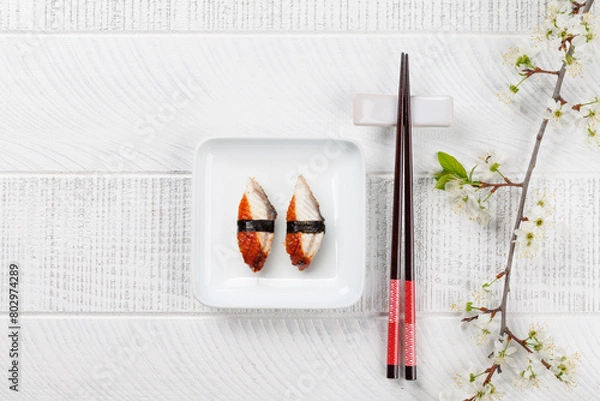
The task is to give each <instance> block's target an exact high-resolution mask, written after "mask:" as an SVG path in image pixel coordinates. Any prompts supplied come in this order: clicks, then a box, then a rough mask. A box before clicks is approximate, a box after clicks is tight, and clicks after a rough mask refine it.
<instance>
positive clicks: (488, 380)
mask: <svg viewBox="0 0 600 401" xmlns="http://www.w3.org/2000/svg"><path fill="white" fill-rule="evenodd" d="M498 368H499V365H498V364H493V365H492V367H491V368H489V372H488V375H487V376H486V377H485V380H484V381H483V387H485V386H487V385H488V384H489V383H490V382H491V381H492V376H494V373H496V370H497V369H498Z"/></svg>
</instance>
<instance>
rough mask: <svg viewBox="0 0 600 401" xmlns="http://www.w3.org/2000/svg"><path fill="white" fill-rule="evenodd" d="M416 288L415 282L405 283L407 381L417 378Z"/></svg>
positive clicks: (405, 359)
mask: <svg viewBox="0 0 600 401" xmlns="http://www.w3.org/2000/svg"><path fill="white" fill-rule="evenodd" d="M414 290H415V287H414V282H413V281H405V282H404V366H405V374H404V378H405V379H406V380H416V378H417V342H416V308H415V292H414Z"/></svg>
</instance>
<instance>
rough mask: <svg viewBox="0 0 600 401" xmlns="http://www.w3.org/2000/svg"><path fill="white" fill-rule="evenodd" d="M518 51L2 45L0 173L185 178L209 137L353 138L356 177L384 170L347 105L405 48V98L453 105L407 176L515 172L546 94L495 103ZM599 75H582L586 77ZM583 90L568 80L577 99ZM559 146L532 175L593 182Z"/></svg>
mask: <svg viewBox="0 0 600 401" xmlns="http://www.w3.org/2000/svg"><path fill="white" fill-rule="evenodd" d="M520 40H523V37H521V36H470V35H458V34H448V35H446V34H444V35H440V34H420V35H409V34H405V35H401V34H393V35H383V34H380V35H314V36H309V35H209V34H205V35H195V34H194V35H177V36H168V35H105V36H102V35H78V36H73V35H38V34H26V35H5V36H3V37H2V40H0V52H2V54H3V55H4V57H3V58H2V60H0V76H1V77H2V80H1V81H0V90H1V93H2V94H3V96H2V97H0V105H2V108H3V111H4V113H3V118H2V119H1V120H0V129H2V131H3V132H5V133H6V135H5V136H4V137H3V142H2V149H1V152H0V155H1V156H2V157H0V169H2V170H10V171H15V170H18V171H90V170H93V171H98V170H102V171H113V172H114V171H190V170H191V163H192V154H193V150H194V148H195V147H196V145H197V144H198V143H199V142H200V141H201V140H203V139H205V138H207V137H211V136H271V137H282V136H286V137H311V138H314V137H336V138H337V137H343V138H347V139H353V140H355V141H357V142H358V143H359V144H361V145H362V148H363V150H364V152H365V155H366V163H367V171H368V172H389V171H391V168H392V165H393V160H392V158H393V155H392V152H389V149H390V147H391V146H392V145H393V139H394V135H393V132H392V131H393V130H392V129H389V128H378V127H355V126H354V125H353V124H352V110H351V105H352V97H353V95H354V94H356V93H395V92H396V86H397V74H398V71H397V69H398V66H397V62H398V60H397V59H398V57H397V55H398V53H399V51H401V50H404V51H407V52H408V53H410V54H411V57H413V58H412V60H413V63H412V67H413V68H412V75H413V77H412V80H411V82H414V84H413V93H414V94H422V95H426V94H450V95H452V96H454V99H455V106H456V107H455V122H454V124H453V126H452V127H451V128H449V129H439V128H438V129H419V130H418V131H415V140H414V146H415V171H416V172H421V173H424V172H427V171H430V170H431V169H432V168H433V167H434V166H435V153H436V152H437V151H438V150H446V151H449V152H453V153H456V154H457V156H459V157H461V158H462V159H469V158H471V159H475V158H476V157H477V155H478V154H479V153H481V152H483V151H484V150H488V149H490V148H494V149H495V150H496V151H499V152H503V153H504V154H506V155H508V156H510V158H511V160H512V161H511V162H509V163H508V164H507V165H510V166H511V167H509V168H510V169H512V171H513V172H517V173H518V172H520V171H521V169H522V168H523V167H522V166H524V165H525V159H526V158H527V156H528V154H529V150H530V148H531V146H532V143H533V135H535V132H536V125H537V121H539V118H538V117H537V115H539V116H541V114H542V113H543V111H544V107H545V104H546V99H547V97H548V96H549V91H548V90H547V89H548V88H546V86H545V84H549V81H548V79H547V77H541V78H540V79H537V78H538V77H535V78H536V79H535V80H532V84H531V86H528V87H524V89H523V90H522V91H521V93H520V96H521V99H523V100H522V105H521V109H519V107H515V105H512V106H507V105H504V104H503V103H501V102H499V101H498V99H497V96H496V95H497V92H498V91H499V90H501V89H503V88H504V87H505V86H506V84H507V83H508V82H511V81H513V80H515V79H517V77H516V73H514V71H511V69H510V68H507V67H506V66H502V53H503V52H504V51H505V50H506V49H507V48H508V47H509V46H511V45H514V44H515V43H517V42H519V41H520ZM473 60H486V61H485V63H484V65H483V64H482V65H479V64H477V63H474V62H473ZM549 68H552V67H551V66H549ZM599 68H600V65H598V64H595V65H594V64H593V65H591V66H590V71H589V74H590V75H589V76H594V75H597V73H598V72H600V71H598V69H599ZM490 77H492V78H490ZM586 85H587V81H586V80H581V79H579V80H572V79H570V80H569V86H571V88H572V89H573V90H575V91H578V92H579V93H585V91H584V89H587V88H586ZM545 89H546V90H545ZM575 100H576V99H573V101H575ZM523 111H524V112H523ZM499 137H501V138H502V141H498V140H497V138H499ZM566 138H567V136H566V135H556V134H554V133H552V134H551V135H549V137H548V139H547V142H546V144H545V145H544V152H543V153H544V154H543V155H542V156H541V157H540V166H539V169H540V170H539V171H546V172H565V171H568V172H577V173H580V172H586V171H587V172H594V171H595V169H596V166H597V153H596V152H595V151H594V150H593V149H590V148H588V147H587V146H586V145H585V144H584V142H585V138H584V135H583V134H582V135H579V136H577V135H575V134H574V135H573V136H570V138H572V140H569V141H566ZM578 139H579V141H578ZM545 154H547V155H549V156H548V157H546V156H545Z"/></svg>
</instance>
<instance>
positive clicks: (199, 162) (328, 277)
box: [192, 138, 365, 309]
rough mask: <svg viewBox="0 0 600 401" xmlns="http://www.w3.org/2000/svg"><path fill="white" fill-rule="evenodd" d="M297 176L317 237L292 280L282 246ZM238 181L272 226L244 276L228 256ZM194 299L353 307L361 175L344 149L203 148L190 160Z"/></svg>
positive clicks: (355, 158)
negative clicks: (260, 201) (309, 201)
mask: <svg viewBox="0 0 600 401" xmlns="http://www.w3.org/2000/svg"><path fill="white" fill-rule="evenodd" d="M299 174H303V175H304V177H305V178H306V180H307V182H308V184H309V185H310V186H311V189H312V191H313V193H314V195H315V197H316V198H317V200H318V201H319V203H320V205H321V214H322V215H323V217H324V218H325V225H326V232H325V236H324V238H323V243H322V246H321V249H320V250H319V252H318V253H317V254H316V256H315V257H314V259H313V262H312V264H311V265H310V267H309V268H308V269H306V270H304V271H299V270H298V269H297V268H296V267H295V266H293V265H292V264H291V262H290V259H289V256H288V254H287V253H286V251H285V247H284V245H283V242H284V239H285V230H286V221H285V214H286V211H287V206H288V202H289V201H290V199H291V197H292V193H293V191H294V184H295V182H296V179H297V177H298V175H299ZM248 177H255V178H256V180H257V181H258V182H259V183H260V185H261V186H262V187H263V189H264V190H265V192H266V193H267V195H268V196H269V199H270V201H271V203H272V204H273V205H274V206H275V209H276V210H277V213H278V216H277V220H276V221H275V239H274V240H273V246H272V248H271V253H270V254H269V257H268V259H267V261H266V263H265V266H264V267H263V269H262V270H261V271H260V272H258V273H253V272H252V271H251V270H250V268H249V267H248V266H247V265H246V264H244V262H243V260H242V256H241V254H240V252H239V250H238V246H237V209H238V205H239V202H240V199H241V198H242V195H243V193H244V189H245V186H246V180H247V178H248ZM193 186H194V206H193V228H194V235H193V256H192V268H193V271H194V279H193V280H194V291H195V294H196V297H197V298H198V299H199V300H200V301H201V302H202V303H203V304H205V305H209V306H215V307H227V308H310V309H313V308H341V307H346V306H350V305H352V304H353V303H355V302H356V301H358V299H359V298H360V296H361V294H362V290H363V285H364V274H365V273H364V270H365V167H364V158H363V154H362V151H361V149H360V148H359V147H358V145H356V144H355V143H353V142H350V141H346V140H332V139H329V140H327V139H323V140H320V139H317V140H312V139H311V140H305V139H268V138H265V139H238V138H213V139H209V140H207V141H205V142H203V143H201V144H200V145H199V146H198V148H197V149H196V153H195V160H194V175H193Z"/></svg>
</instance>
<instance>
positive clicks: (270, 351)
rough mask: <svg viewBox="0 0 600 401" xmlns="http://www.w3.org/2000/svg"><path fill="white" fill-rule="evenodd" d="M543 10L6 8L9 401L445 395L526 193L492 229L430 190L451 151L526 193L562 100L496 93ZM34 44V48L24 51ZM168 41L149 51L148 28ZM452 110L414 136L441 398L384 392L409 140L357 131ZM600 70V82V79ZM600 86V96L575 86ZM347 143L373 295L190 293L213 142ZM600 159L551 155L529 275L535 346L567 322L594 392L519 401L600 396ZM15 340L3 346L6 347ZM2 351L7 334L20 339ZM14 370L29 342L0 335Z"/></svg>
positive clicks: (524, 284)
mask: <svg viewBox="0 0 600 401" xmlns="http://www.w3.org/2000/svg"><path fill="white" fill-rule="evenodd" d="M542 10H543V7H542V5H539V4H537V2H533V1H531V2H521V1H517V0H495V1H493V2H481V4H480V2H478V1H476V0H472V1H468V2H458V1H447V0H437V1H435V0H428V1H424V2H419V1H410V2H404V3H400V2H370V1H366V0H364V1H361V0H350V1H331V2H327V4H326V5H324V4H321V2H319V1H317V0H313V1H308V0H303V1H299V2H292V1H284V0H269V1H266V0H265V1H256V2H242V3H239V2H236V1H233V0H221V1H218V0H214V1H205V2H195V1H191V0H190V1H184V0H131V1H129V0H124V1H113V0H96V1H93V0H88V1H79V2H78V1H67V0H59V1H55V0H54V1H53V0H46V1H38V2H35V4H31V5H30V4H25V2H21V1H18V0H10V1H6V2H4V3H2V4H1V5H0V29H2V30H3V31H4V33H2V34H1V35H0V54H2V55H3V56H2V57H1V58H0V94H1V95H0V104H1V106H2V113H1V114H0V141H1V142H0V167H1V171H2V172H1V173H0V188H1V191H0V215H1V217H0V224H1V229H0V236H1V241H0V246H1V249H2V251H1V253H0V259H1V265H2V266H3V269H2V270H0V272H1V273H0V289H1V292H0V302H1V304H0V305H1V306H0V310H2V315H3V316H5V318H2V321H4V322H6V326H8V288H9V287H8V283H9V281H8V280H9V278H8V277H9V273H8V268H7V266H8V265H9V262H17V263H18V265H19V266H20V274H21V275H20V279H21V281H20V310H21V313H20V323H21V325H22V330H21V358H20V363H21V368H22V370H21V383H20V391H19V394H15V393H14V392H9V391H8V386H7V384H6V379H5V378H4V379H3V382H4V383H5V384H3V385H2V386H0V393H1V394H2V399H23V400H36V401H40V400H105V399H119V400H146V399H169V400H184V399H186V400H187V399H207V400H215V399H223V400H235V399H242V398H244V399H248V398H249V399H261V400H271V399H277V400H282V399H283V400H285V399H340V400H341V399H344V400H345V399H357V400H358V399H390V400H393V399H406V400H409V399H414V400H425V399H436V398H437V394H438V393H439V391H441V390H445V389H448V388H451V387H452V386H453V385H454V384H453V380H452V377H453V375H454V372H455V371H456V370H458V369H460V368H461V367H463V366H466V365H468V364H469V363H471V362H473V363H476V362H479V363H484V362H485V355H486V354H487V353H486V352H485V350H484V349H477V348H476V346H475V345H474V342H473V341H472V340H471V339H469V338H468V335H467V334H466V333H465V331H464V330H463V329H462V328H461V327H460V325H459V323H458V319H457V317H456V316H454V315H453V314H451V313H450V312H449V305H450V303H451V301H452V300H453V299H454V298H455V297H456V295H457V294H458V293H460V292H467V291H469V290H470V289H472V288H474V287H475V286H476V285H477V284H478V283H479V282H480V281H481V280H483V279H486V278H487V277H488V276H490V275H491V274H493V273H494V272H495V271H496V270H498V268H499V267H500V266H501V265H502V264H503V262H504V260H505V253H506V250H507V245H508V243H507V241H508V238H509V235H510V227H511V226H512V224H513V218H514V217H513V216H514V211H515V207H516V201H517V193H516V192H514V193H513V194H512V196H505V197H501V198H499V199H498V202H497V204H496V206H495V212H496V214H497V216H498V218H497V219H496V221H495V222H493V223H492V225H491V226H490V227H488V228H481V227H479V226H477V225H476V224H475V223H473V222H470V221H469V220H468V219H467V218H466V217H465V216H461V215H455V214H453V213H452V212H451V211H450V207H449V204H448V201H447V199H446V198H445V197H444V194H443V193H441V192H439V191H435V190H434V189H433V180H432V179H431V178H429V175H428V172H429V171H431V170H432V169H433V168H435V154H436V152H437V151H439V150H444V151H448V152H451V153H453V154H455V155H456V156H458V157H459V158H461V159H465V160H470V161H471V162H474V159H475V157H476V156H478V154H479V153H480V152H481V151H483V150H487V149H499V150H501V151H502V152H503V153H504V154H506V155H508V156H509V157H510V159H511V161H512V166H513V167H512V169H510V168H509V173H511V174H512V175H515V176H519V175H520V174H521V175H522V174H523V172H524V168H525V161H526V159H527V157H528V155H529V152H530V150H531V147H532V145H533V139H534V138H533V135H534V133H535V130H536V125H537V124H538V122H539V116H541V113H542V111H543V110H542V109H543V108H542V107H540V105H539V102H538V103H535V101H536V100H539V101H542V100H544V99H545V97H547V94H544V90H547V86H546V85H545V84H544V83H543V80H540V81H538V82H539V83H538V84H535V85H534V86H533V87H531V88H530V89H528V90H524V92H525V94H524V97H525V98H527V99H533V100H532V101H531V102H523V103H522V104H521V105H520V106H515V105H512V106H506V105H504V104H502V103H500V102H499V101H498V100H497V99H496V92H497V91H499V90H500V89H501V88H502V85H504V84H506V83H507V82H508V80H510V79H511V73H510V71H509V70H508V69H507V68H506V67H503V66H502V65H501V62H502V54H503V52H504V51H505V50H506V48H507V47H509V46H510V45H512V44H515V43H516V42H518V41H519V40H523V39H524V38H526V33H525V31H526V30H528V29H529V28H531V27H533V26H534V25H535V24H536V23H537V22H539V21H540V18H541V14H542ZM24 31H26V32H24ZM149 31H150V32H149ZM401 51H406V52H408V53H409V54H410V55H411V57H412V60H413V62H412V66H413V69H412V78H411V81H412V87H413V93H414V94H450V95H452V96H453V97H454V99H455V113H456V114H455V123H454V125H453V126H452V127H451V128H449V129H420V130H418V131H416V132H415V139H414V145H415V171H416V174H417V179H416V188H415V197H416V199H415V201H416V222H415V224H416V234H417V235H416V238H417V243H416V252H417V254H416V258H417V282H418V288H419V292H418V311H419V318H418V319H419V320H418V347H419V348H418V353H419V380H418V381H417V382H414V383H407V382H404V381H402V380H397V381H390V380H387V379H385V373H384V363H385V341H386V323H387V321H386V317H387V316H386V310H387V304H386V298H387V293H386V292H387V284H386V281H387V280H386V277H387V273H386V270H387V268H388V266H387V265H388V260H389V247H388V243H389V237H390V232H389V219H390V214H391V196H390V191H391V180H392V175H391V168H392V159H393V154H392V151H391V148H392V145H393V142H394V135H393V131H392V130H391V129H385V128H365V127H355V126H353V125H352V115H351V105H352V96H353V95H354V94H355V93H390V94H392V93H394V92H395V91H396V85H397V82H396V80H397V69H398V55H399V53H400V52H401ZM599 72H600V69H599V67H598V65H597V64H595V65H592V66H591V67H590V69H589V70H588V76H597V75H598V73H599ZM587 88H590V90H595V93H596V94H597V93H598V92H599V90H600V87H598V85H597V83H596V82H595V81H594V80H593V79H587V80H573V79H571V80H569V81H568V82H567V90H568V91H570V92H571V93H575V91H580V92H581V91H585V89H587ZM257 135H260V136H272V137H284V136H289V137H299V136H300V137H314V138H317V137H342V138H347V139H352V140H354V141H356V142H357V143H359V144H360V145H361V146H362V148H363V150H364V152H365V156H366V164H367V172H368V177H367V194H368V195H367V196H368V199H367V202H368V210H367V245H368V249H367V260H366V286H365V290H364V295H363V297H362V299H361V300H360V301H359V303H357V304H356V305H354V306H352V307H350V308H347V309H341V310H327V311H323V310H308V311H291V310H241V309H240V310H220V309H213V308H209V307H205V306H203V305H201V304H200V303H199V302H198V301H196V300H195V299H194V297H193V291H192V286H191V278H190V276H191V268H192V267H191V265H190V242H191V232H190V228H191V209H192V204H191V187H192V180H191V173H190V170H191V163H192V154H193V149H194V147H195V146H196V144H197V143H198V142H200V141H201V140H202V139H204V138H207V137H211V136H257ZM598 157H599V153H598V152H597V151H594V150H591V149H589V148H587V147H585V146H584V145H583V144H581V142H579V141H575V140H573V139H572V137H570V136H569V135H567V134H564V135H559V134H555V133H551V134H550V135H549V137H548V139H547V141H546V142H545V143H544V145H543V149H542V154H541V160H540V163H539V168H538V170H536V171H537V172H536V174H535V176H534V177H535V182H534V186H535V188H536V189H541V188H544V187H545V188H548V193H550V194H551V198H552V200H553V202H554V203H555V205H556V215H555V221H556V222H555V227H554V229H553V230H552V231H551V232H550V234H549V235H548V239H547V241H548V243H547V246H546V247H545V248H544V249H543V250H542V251H541V252H540V254H539V255H538V257H537V258H535V259H532V260H523V259H519V260H517V265H516V268H515V269H516V270H515V272H516V273H515V276H514V287H513V292H512V297H511V301H510V308H511V310H512V314H511V319H512V320H513V321H514V326H515V327H516V328H517V329H518V330H521V331H522V332H524V331H525V330H526V329H527V327H528V326H529V324H530V322H532V321H537V322H546V323H547V325H548V328H549V331H550V332H551V333H552V334H553V335H554V337H555V339H556V341H557V343H560V344H564V345H567V346H568V347H569V348H570V349H572V350H579V351H580V352H581V353H582V356H583V359H582V367H581V371H580V380H579V382H580V384H579V386H578V387H577V388H576V389H574V390H571V391H567V390H566V389H565V388H564V387H563V386H561V385H560V384H558V383H553V382H552V381H551V380H548V383H551V384H550V385H548V386H545V387H544V388H543V389H541V390H539V391H536V392H520V391H517V390H515V389H514V388H512V386H510V385H508V384H507V385H505V386H503V387H504V389H505V391H506V393H507V394H506V399H510V400H531V399H539V400H548V399H551V400H566V399H578V400H595V399H597V396H596V394H597V393H598V391H600V376H599V375H598V373H597V372H598V371H599V370H600V362H599V361H600V343H599V342H598V339H597V338H598V337H597V334H596V333H597V331H598V330H599V329H600V318H599V315H598V312H599V311H600V247H599V244H600V230H599V227H600V222H599V219H600V176H599V175H598V170H599V168H600V162H598ZM3 330H4V329H3ZM2 333H4V331H2ZM0 338H1V339H2V340H0V366H1V367H2V369H1V370H2V371H4V372H5V374H4V376H6V369H7V367H8V366H9V363H10V360H9V357H8V353H7V351H8V349H9V346H10V344H9V341H8V337H7V335H5V334H2V335H1V336H0Z"/></svg>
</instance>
